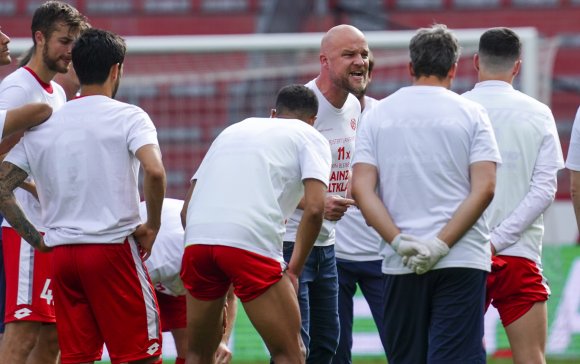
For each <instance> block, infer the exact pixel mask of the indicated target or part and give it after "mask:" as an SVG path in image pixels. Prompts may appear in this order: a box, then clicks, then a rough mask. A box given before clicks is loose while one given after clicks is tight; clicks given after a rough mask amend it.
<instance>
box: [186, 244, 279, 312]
mask: <svg viewBox="0 0 580 364" xmlns="http://www.w3.org/2000/svg"><path fill="white" fill-rule="evenodd" d="M283 273H284V267H283V263H280V262H278V261H276V260H274V259H272V258H268V257H265V256H263V255H260V254H256V253H252V252H249V251H247V250H244V249H238V248H232V247H229V246H223V245H201V244H200V245H190V246H187V247H186V248H185V252H184V253H183V261H182V263H181V279H182V280H183V285H184V286H185V288H186V289H187V290H188V291H189V293H190V294H191V295H192V296H193V297H194V298H196V299H198V300H202V301H213V300H216V299H218V298H220V297H223V296H225V295H226V293H227V292H228V289H229V287H230V284H232V283H233V285H234V293H235V295H236V296H238V297H239V298H240V301H242V302H248V301H251V300H253V299H254V298H257V297H258V296H260V295H261V294H262V293H264V292H266V290H268V288H270V286H272V285H273V284H275V283H276V282H278V281H279V280H280V279H281V278H282V274H283Z"/></svg>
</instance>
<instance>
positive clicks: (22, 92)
mask: <svg viewBox="0 0 580 364" xmlns="http://www.w3.org/2000/svg"><path fill="white" fill-rule="evenodd" d="M50 86H51V87H52V93H50V92H48V91H47V90H46V89H45V88H44V87H43V85H41V84H40V81H39V80H37V79H36V77H35V75H33V74H32V73H31V72H30V71H29V70H28V69H26V68H24V67H21V68H19V69H17V70H16V71H14V72H12V73H11V74H9V75H8V76H7V77H6V78H5V79H4V80H3V81H2V83H0V109H12V108H15V107H19V106H22V105H25V104H28V103H31V102H43V103H46V104H49V105H50V106H51V107H52V110H53V112H55V111H57V110H58V109H60V108H61V107H62V106H63V105H64V103H65V102H66V94H65V92H64V90H63V88H62V87H61V86H60V85H59V84H57V83H56V82H54V81H51V82H50ZM0 130H3V129H0ZM14 196H15V197H16V200H18V202H19V203H20V206H21V207H22V210H23V211H24V213H25V214H26V216H27V217H28V219H29V220H30V222H31V223H32V225H34V226H35V227H36V228H37V229H38V230H41V231H44V229H43V226H42V222H41V218H40V214H41V212H40V203H39V202H38V200H37V199H36V198H35V197H34V196H33V195H31V194H30V193H28V192H26V191H25V190H23V189H21V188H17V189H15V190H14ZM2 226H10V224H9V223H8V221H6V220H4V222H3V223H2Z"/></svg>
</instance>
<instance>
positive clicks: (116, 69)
mask: <svg viewBox="0 0 580 364" xmlns="http://www.w3.org/2000/svg"><path fill="white" fill-rule="evenodd" d="M121 67H122V66H121V64H120V63H115V64H114V65H112V66H111V69H110V70H109V77H110V78H111V80H113V81H116V80H117V78H119V77H121Z"/></svg>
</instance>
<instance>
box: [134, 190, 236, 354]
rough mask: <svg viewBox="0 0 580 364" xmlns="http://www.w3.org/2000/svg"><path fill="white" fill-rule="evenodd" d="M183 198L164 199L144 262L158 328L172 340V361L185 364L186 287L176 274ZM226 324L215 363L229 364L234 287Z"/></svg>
mask: <svg viewBox="0 0 580 364" xmlns="http://www.w3.org/2000/svg"><path fill="white" fill-rule="evenodd" d="M182 208H183V201H182V200H176V199H172V198H166V199H164V200H163V209H162V211H161V229H159V233H158V234H157V237H156V238H155V245H154V248H153V250H152V251H151V256H150V257H149V259H147V260H146V261H145V266H146V267H147V270H148V272H149V277H150V278H151V282H152V283H153V285H154V287H155V294H156V296H157V302H158V303H159V313H160V317H161V328H162V329H163V332H166V331H169V332H171V335H172V336H173V339H174V341H175V347H176V349H177V358H176V361H175V364H185V356H186V353H187V336H186V326H187V319H186V303H185V294H186V292H187V291H186V290H185V287H183V282H182V281H181V277H180V276H179V272H180V271H181V260H182V259H183V250H184V246H183V236H184V231H183V226H182V223H181V217H180V213H181V209H182ZM139 214H140V215H141V221H147V204H146V203H145V201H143V202H141V203H140V204H139ZM226 301H227V309H226V310H227V325H226V328H225V331H224V335H223V337H222V340H221V342H220V345H219V347H218V349H217V351H216V354H215V364H228V363H230V361H231V360H232V353H231V351H230V350H229V348H228V340H229V337H230V336H231V333H232V329H233V325H234V322H235V319H236V314H237V299H236V298H235V296H234V294H233V290H231V289H230V291H228V296H227V300H226Z"/></svg>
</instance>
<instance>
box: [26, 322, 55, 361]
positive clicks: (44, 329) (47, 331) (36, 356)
mask: <svg viewBox="0 0 580 364" xmlns="http://www.w3.org/2000/svg"><path fill="white" fill-rule="evenodd" d="M59 352H60V349H59V347H58V336H57V334H56V325H54V324H45V325H41V326H40V329H39V331H38V339H37V340H36V344H35V345H34V348H32V351H31V352H30V354H29V355H28V359H27V360H26V364H49V363H50V364H55V363H57V359H58V353H59Z"/></svg>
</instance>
